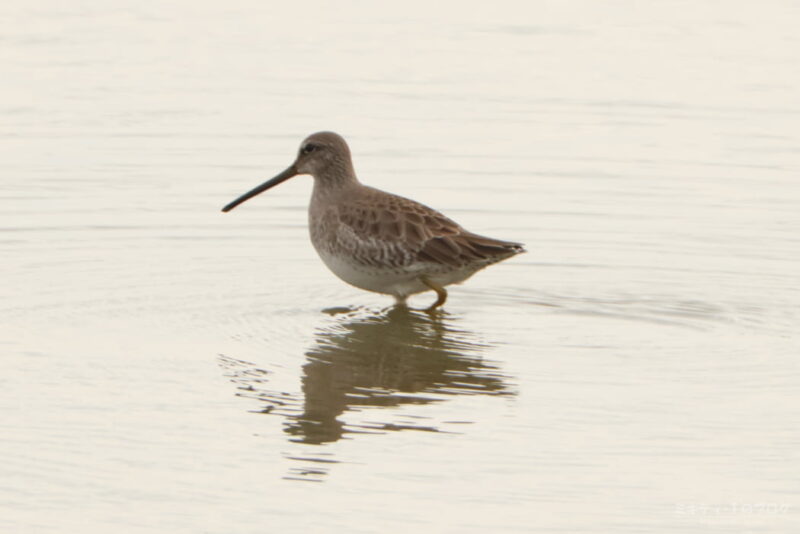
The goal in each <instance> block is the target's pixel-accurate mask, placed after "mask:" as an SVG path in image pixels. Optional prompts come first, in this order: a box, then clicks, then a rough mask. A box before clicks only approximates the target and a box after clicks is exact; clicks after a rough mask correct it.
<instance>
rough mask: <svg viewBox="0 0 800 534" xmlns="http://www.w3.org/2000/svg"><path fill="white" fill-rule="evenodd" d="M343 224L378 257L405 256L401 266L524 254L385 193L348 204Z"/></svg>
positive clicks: (487, 260)
mask: <svg viewBox="0 0 800 534" xmlns="http://www.w3.org/2000/svg"><path fill="white" fill-rule="evenodd" d="M339 221H340V222H341V223H342V224H345V225H347V226H348V227H350V229H351V230H352V231H353V233H355V234H356V235H357V236H358V238H359V241H361V242H362V243H372V244H373V245H372V246H374V247H375V248H376V249H379V250H376V251H375V254H385V252H384V251H385V250H387V249H390V250H394V251H395V255H398V256H399V255H402V256H403V257H404V260H403V262H402V263H410V262H416V261H422V262H429V263H435V264H439V265H442V266H448V267H458V266H462V265H465V264H469V263H487V264H488V263H494V262H496V261H500V260H502V259H505V258H507V257H509V256H513V255H514V254H518V253H520V252H523V251H524V248H523V247H522V245H521V244H519V243H511V242H508V241H500V240H497V239H492V238H488V237H483V236H479V235H476V234H473V233H471V232H468V231H467V230H465V229H464V228H462V227H461V226H460V225H459V224H458V223H456V222H455V221H453V220H452V219H449V218H448V217H445V216H444V215H442V214H441V213H439V212H438V211H436V210H434V209H431V208H429V207H427V206H425V205H423V204H420V203H418V202H415V201H413V200H410V199H407V198H404V197H399V196H396V195H387V194H386V193H381V194H380V195H375V196H369V197H367V198H365V199H364V201H362V202H359V203H356V204H350V205H348V209H347V210H342V211H340V212H339ZM362 252H363V251H362Z"/></svg>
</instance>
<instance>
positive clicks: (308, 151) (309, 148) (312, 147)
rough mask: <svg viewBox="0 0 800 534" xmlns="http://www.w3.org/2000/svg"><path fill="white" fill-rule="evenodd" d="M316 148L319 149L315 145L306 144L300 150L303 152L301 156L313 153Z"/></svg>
mask: <svg viewBox="0 0 800 534" xmlns="http://www.w3.org/2000/svg"><path fill="white" fill-rule="evenodd" d="M317 148H319V147H318V146H317V145H315V144H312V143H306V145H305V146H304V147H303V150H302V152H303V154H311V153H312V152H314V151H315V150H316V149H317Z"/></svg>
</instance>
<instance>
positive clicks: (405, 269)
mask: <svg viewBox="0 0 800 534" xmlns="http://www.w3.org/2000/svg"><path fill="white" fill-rule="evenodd" d="M296 174H311V175H312V176H313V177H314V191H313V193H312V196H311V204H310V205H309V210H308V219H309V230H310V234H311V242H312V243H313V245H314V248H316V250H317V252H318V253H319V255H320V257H321V258H322V260H323V261H324V262H325V264H326V265H327V266H328V268H329V269H330V270H331V271H333V273H334V274H336V275H337V276H338V277H339V278H341V279H342V280H344V281H345V282H347V283H349V284H351V285H354V286H356V287H359V288H361V289H366V290H368V291H374V292H377V293H384V294H389V295H393V296H394V297H395V298H396V299H397V300H398V302H404V301H405V299H406V298H407V297H408V296H409V295H413V294H415V293H420V292H422V291H428V290H431V289H432V290H434V291H436V293H437V295H438V299H437V301H436V302H435V303H434V304H433V306H431V308H430V309H434V308H436V307H437V306H440V305H441V304H443V303H444V301H445V299H446V296H447V292H446V291H445V290H444V286H447V285H450V284H456V283H460V282H463V281H464V280H466V279H467V278H469V277H470V276H472V275H473V274H475V272H477V271H479V270H481V269H483V268H484V267H486V266H488V265H491V264H493V263H497V262H499V261H502V260H504V259H506V258H510V257H511V256H514V255H515V254H519V253H521V252H524V248H523V246H522V245H521V244H519V243H512V242H508V241H500V240H498V239H492V238H489V237H484V236H480V235H477V234H473V233H472V232H469V231H467V230H465V229H464V228H462V227H461V226H460V225H459V224H458V223H456V222H455V221H453V220H451V219H449V218H447V217H445V216H444V215H442V214H441V213H439V212H438V211H435V210H433V209H431V208H429V207H427V206H425V205H423V204H420V203H418V202H415V201H413V200H411V199H408V198H404V197H401V196H397V195H393V194H391V193H386V192H384V191H380V190H378V189H375V188H373V187H369V186H366V185H363V184H361V182H359V181H358V179H357V178H356V174H355V171H354V170H353V164H352V160H351V158H350V149H349V148H348V146H347V143H346V142H345V140H344V139H343V138H342V137H341V136H339V135H337V134H335V133H333V132H319V133H315V134H312V135H311V136H309V137H308V138H306V139H305V141H303V143H302V145H301V147H300V152H299V154H298V156H297V160H296V161H295V162H294V163H293V164H292V165H291V166H290V167H289V168H288V169H286V170H285V171H284V172H282V173H281V174H279V175H278V176H276V177H275V178H273V179H272V180H269V181H268V182H265V183H264V184H262V185H261V186H259V187H257V188H255V189H253V190H252V191H250V192H248V193H246V194H244V195H242V196H241V197H239V198H238V199H236V200H234V201H233V202H231V203H230V204H228V205H227V206H225V208H223V211H229V210H231V209H233V208H234V207H236V206H237V205H238V204H240V203H242V202H244V201H245V200H247V199H249V198H252V197H253V196H255V195H257V194H259V193H261V192H263V191H266V190H267V189H269V188H270V187H273V186H274V185H277V184H279V183H281V182H283V181H285V180H287V179H289V178H291V177H292V176H294V175H296Z"/></svg>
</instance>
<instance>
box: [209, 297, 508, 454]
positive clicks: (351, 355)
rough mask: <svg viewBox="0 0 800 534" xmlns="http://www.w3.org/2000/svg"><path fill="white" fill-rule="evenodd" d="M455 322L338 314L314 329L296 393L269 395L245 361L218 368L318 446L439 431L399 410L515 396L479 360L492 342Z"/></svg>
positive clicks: (296, 436)
mask: <svg viewBox="0 0 800 534" xmlns="http://www.w3.org/2000/svg"><path fill="white" fill-rule="evenodd" d="M457 322H458V321H457V319H456V318H453V317H451V316H447V315H444V314H439V315H437V316H431V315H428V314H426V313H421V312H417V311H413V310H408V309H404V308H392V309H390V310H388V311H385V312H382V313H379V314H377V315H375V314H371V313H368V312H366V311H364V310H350V311H347V312H345V313H339V314H337V315H335V321H334V322H333V324H329V325H326V326H325V327H324V328H321V329H319V330H318V331H317V333H316V336H315V342H314V344H313V346H312V347H311V348H310V349H309V350H308V351H307V352H306V363H305V364H304V365H303V372H302V388H301V389H302V391H301V392H300V393H287V392H278V391H274V390H272V389H271V388H270V377H269V375H270V373H269V372H267V371H265V370H262V369H259V368H258V367H256V366H255V365H254V364H251V363H249V362H244V361H241V360H235V359H232V358H228V357H222V358H221V363H222V365H223V366H224V367H225V368H226V369H227V370H228V376H229V377H230V378H231V380H232V381H234V382H235V383H237V384H238V386H239V395H240V396H244V397H249V398H255V399H258V400H259V401H260V402H262V403H263V405H262V408H261V409H260V410H259V411H260V412H263V413H271V414H280V415H283V416H284V417H285V418H286V422H285V426H284V430H285V432H286V433H287V434H288V435H289V436H290V438H289V439H290V440H291V441H294V442H300V443H305V444H315V445H318V444H324V443H330V442H334V441H338V440H340V439H342V438H343V437H346V436H350V437H352V436H353V435H355V434H358V433H365V432H366V433H384V432H389V431H394V430H420V431H433V432H441V431H445V430H446V429H443V428H442V425H441V424H437V423H435V422H431V421H430V420H427V419H425V418H423V417H421V416H420V415H419V414H415V413H413V410H412V411H411V413H408V410H398V409H397V408H400V407H403V406H405V407H411V406H413V405H423V404H430V403H434V402H441V401H444V400H446V399H448V398H451V397H452V396H454V395H509V394H511V393H512V392H511V390H510V389H509V387H508V385H507V378H506V377H505V376H504V375H503V374H502V373H501V371H500V370H499V369H498V367H497V366H496V365H493V364H491V363H489V362H487V361H485V360H484V354H485V352H486V350H487V349H488V348H489V345H487V344H485V343H482V342H481V341H479V340H478V339H477V336H476V335H475V334H472V333H470V332H468V331H466V330H463V329H459V328H458V327H457ZM369 408H376V409H375V410H369ZM377 408H394V409H392V410H382V411H381V410H377ZM345 415H346V417H345ZM460 419H461V418H460ZM459 422H460V423H464V422H470V421H466V420H461V421H459ZM296 459H301V458H296ZM302 460H312V459H311V458H302ZM313 460H314V461H317V462H327V461H330V460H327V459H324V458H315V459H313Z"/></svg>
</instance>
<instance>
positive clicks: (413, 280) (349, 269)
mask: <svg viewBox="0 0 800 534" xmlns="http://www.w3.org/2000/svg"><path fill="white" fill-rule="evenodd" d="M317 252H318V253H319V257H320V258H321V259H322V261H323V262H324V263H325V265H327V266H328V269H330V270H331V272H333V274H335V275H336V276H338V277H339V278H341V279H342V280H344V281H345V282H347V283H348V284H350V285H352V286H355V287H357V288H360V289H365V290H367V291H373V292H375V293H384V294H386V295H394V296H395V297H400V298H404V297H407V296H409V295H413V294H415V293H421V292H423V291H430V289H431V288H430V287H428V286H426V285H425V284H423V283H422V282H421V281H420V276H423V275H424V276H427V277H428V278H429V279H430V280H432V281H433V282H435V283H437V284H440V285H442V286H446V285H450V284H457V283H460V282H463V281H464V280H466V279H467V278H469V277H470V276H472V274H473V273H474V272H475V271H474V270H456V271H451V272H447V273H436V274H431V273H428V272H427V269H426V265H425V264H413V265H410V266H408V267H404V268H397V269H387V268H375V267H369V266H364V265H358V264H355V263H354V262H352V261H348V260H347V259H345V258H342V257H341V256H337V255H335V254H331V253H329V252H326V251H323V250H320V249H317Z"/></svg>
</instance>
